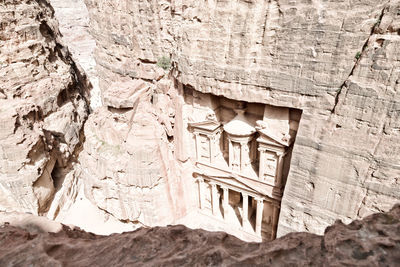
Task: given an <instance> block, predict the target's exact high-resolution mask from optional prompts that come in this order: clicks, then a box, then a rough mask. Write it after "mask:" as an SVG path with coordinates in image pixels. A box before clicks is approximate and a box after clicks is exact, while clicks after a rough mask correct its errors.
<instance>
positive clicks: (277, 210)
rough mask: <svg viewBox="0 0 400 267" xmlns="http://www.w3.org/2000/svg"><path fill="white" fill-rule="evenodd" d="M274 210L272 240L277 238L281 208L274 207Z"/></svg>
mask: <svg viewBox="0 0 400 267" xmlns="http://www.w3.org/2000/svg"><path fill="white" fill-rule="evenodd" d="M273 207H274V210H273V211H272V231H271V240H274V239H275V238H276V230H277V226H278V219H279V217H278V216H279V207H277V206H275V205H273Z"/></svg>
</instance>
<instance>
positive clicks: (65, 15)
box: [48, 0, 101, 109]
mask: <svg viewBox="0 0 400 267" xmlns="http://www.w3.org/2000/svg"><path fill="white" fill-rule="evenodd" d="M48 2H49V3H50V4H51V5H52V7H53V8H54V10H55V14H54V16H55V17H56V19H57V20H58V22H59V25H60V32H61V34H62V39H63V41H64V43H65V44H66V45H67V46H68V49H69V50H70V51H71V54H72V57H73V59H74V61H75V62H77V63H79V65H81V66H82V68H83V69H84V71H85V73H86V75H87V76H88V78H89V80H90V83H91V90H90V107H91V108H92V109H95V108H97V107H100V106H101V97H100V89H99V81H98V78H97V75H96V69H95V67H96V62H95V60H94V50H95V48H96V42H95V40H94V39H93V37H92V36H91V35H90V33H89V13H88V10H87V9H86V6H85V3H84V2H83V1H82V0H70V1H63V0H49V1H48Z"/></svg>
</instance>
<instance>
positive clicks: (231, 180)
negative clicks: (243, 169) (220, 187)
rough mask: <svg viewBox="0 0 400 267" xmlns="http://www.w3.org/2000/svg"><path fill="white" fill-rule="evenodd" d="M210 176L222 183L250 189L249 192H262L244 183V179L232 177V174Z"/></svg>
mask: <svg viewBox="0 0 400 267" xmlns="http://www.w3.org/2000/svg"><path fill="white" fill-rule="evenodd" d="M212 178H213V179H215V180H217V181H218V180H219V181H221V182H223V183H226V184H229V185H232V186H234V187H237V188H242V189H243V190H245V191H250V192H252V193H254V194H263V193H262V192H261V191H260V190H257V189H256V188H254V187H252V186H249V184H248V183H246V182H244V181H241V180H240V178H235V177H232V176H227V177H221V176H213V177H212Z"/></svg>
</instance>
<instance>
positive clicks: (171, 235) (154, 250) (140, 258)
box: [0, 206, 400, 266]
mask: <svg viewBox="0 0 400 267" xmlns="http://www.w3.org/2000/svg"><path fill="white" fill-rule="evenodd" d="M43 228H44V227H43V226H36V227H35V222H34V221H32V223H31V225H25V226H24V229H26V230H24V229H21V228H18V227H14V226H10V225H5V226H2V227H0V265H2V266H26V265H31V266H266V265H268V266H396V265H397V264H398V262H399V261H400V255H399V253H398V252H399V250H400V206H397V207H395V208H393V209H392V210H391V211H390V212H388V213H383V214H374V215H371V216H369V217H367V218H365V219H364V220H362V221H354V222H352V223H351V224H349V225H344V224H343V223H341V222H336V223H335V224H334V225H333V226H330V227H328V228H327V229H326V231H325V235H324V236H317V235H315V234H310V233H290V234H288V235H286V236H284V237H281V238H279V239H276V240H274V241H272V242H265V243H245V242H243V241H240V240H239V239H237V238H235V237H232V236H229V235H227V234H226V233H222V232H206V231H204V230H190V229H188V228H186V227H184V226H181V225H177V226H168V227H155V228H150V229H149V228H141V229H139V230H136V231H134V232H129V233H123V234H114V235H111V236H96V235H93V234H89V233H86V232H83V231H80V230H71V229H69V228H67V227H65V226H64V228H63V230H62V231H60V232H58V233H43V230H42V229H43Z"/></svg>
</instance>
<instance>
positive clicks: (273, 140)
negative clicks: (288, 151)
mask: <svg viewBox="0 0 400 267" xmlns="http://www.w3.org/2000/svg"><path fill="white" fill-rule="evenodd" d="M259 133H260V137H259V138H257V141H258V142H261V143H267V144H270V145H275V146H279V147H287V146H289V143H288V142H287V141H283V140H280V139H279V138H277V137H276V136H274V135H272V134H270V133H268V132H267V131H263V130H260V131H259Z"/></svg>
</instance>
